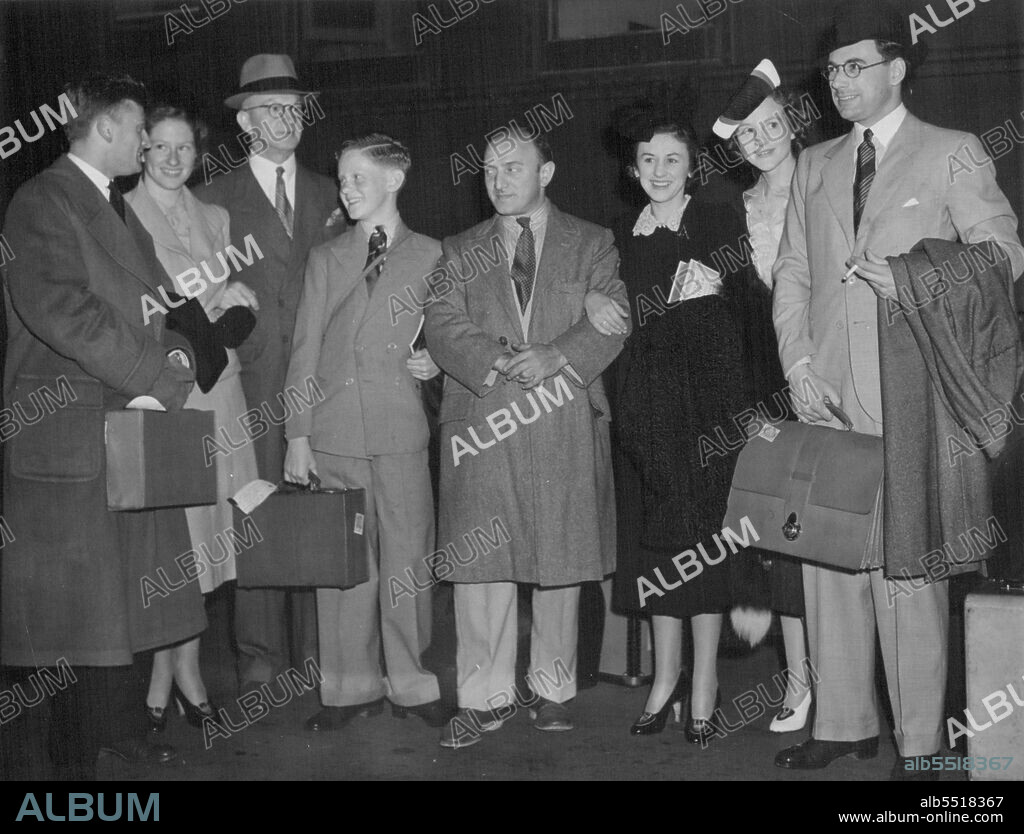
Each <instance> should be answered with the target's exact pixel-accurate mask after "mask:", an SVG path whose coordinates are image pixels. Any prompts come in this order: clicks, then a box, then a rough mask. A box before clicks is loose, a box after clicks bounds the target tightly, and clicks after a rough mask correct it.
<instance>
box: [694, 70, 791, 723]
mask: <svg viewBox="0 0 1024 834" xmlns="http://www.w3.org/2000/svg"><path fill="white" fill-rule="evenodd" d="M796 103H797V97H796V95H795V94H794V93H793V92H792V91H791V90H788V89H786V88H785V87H782V86H780V78H779V73H778V71H777V70H776V68H775V65H774V64H773V63H772V62H771V61H770V60H769V59H767V58H766V59H764V60H763V61H761V63H759V64H758V65H757V66H756V67H755V68H754V70H753V72H751V74H750V75H749V76H748V77H747V78H746V80H745V81H744V82H743V85H742V86H741V87H740V89H739V90H737V92H736V94H735V95H734V96H733V97H732V99H731V100H730V101H729V104H728V105H727V106H726V108H725V110H724V111H723V112H722V115H721V116H719V118H718V120H717V121H716V122H715V125H714V128H713V130H714V133H715V135H716V136H719V137H721V138H722V139H732V140H733V141H734V142H735V143H736V146H737V149H738V150H739V152H740V154H741V155H742V156H743V158H744V159H745V160H746V161H747V162H748V163H749V164H750V165H751V166H753V168H754V170H755V171H756V172H759V174H760V176H758V178H757V181H756V182H755V183H754V185H753V186H752V187H751V188H749V189H747V190H746V191H745V192H744V193H743V208H744V212H743V213H744V216H745V217H746V221H747V230H748V232H749V234H750V245H751V248H752V250H753V260H754V267H755V269H756V270H757V276H758V278H760V285H759V286H757V287H755V288H754V291H753V292H751V293H749V294H748V295H747V296H745V301H746V303H747V310H746V315H745V316H744V319H745V325H746V326H745V328H744V329H745V332H744V337H745V338H744V340H745V342H746V348H747V357H748V361H749V362H750V365H751V369H752V371H753V379H754V386H755V391H754V393H755V397H756V400H757V402H758V403H763V404H764V405H763V407H764V409H765V410H766V412H767V413H768V414H769V415H770V416H771V417H773V418H778V419H785V418H787V417H791V416H792V415H791V410H790V408H789V401H788V398H787V396H786V378H785V377H784V376H783V373H782V366H781V365H780V363H779V347H778V341H777V340H776V338H775V329H774V327H773V325H772V267H773V266H775V259H776V257H778V253H779V241H780V240H781V238H782V229H783V226H784V224H785V220H786V207H787V205H788V204H789V187H790V182H791V180H792V179H793V172H794V171H796V157H797V154H798V153H799V152H800V150H801V149H802V148H803V147H804V146H805V144H806V142H805V139H806V135H805V134H806V132H807V125H805V124H801V123H800V122H798V121H797V120H796V119H794V118H791V116H790V114H791V113H792V112H793V108H794V105H795V104H796ZM762 564H763V565H764V566H765V567H766V568H767V569H768V571H769V582H770V586H771V607H772V610H773V611H775V612H776V613H777V614H778V615H779V622H780V625H781V626H782V639H783V643H784V645H785V651H786V668H787V671H788V683H787V686H786V694H785V699H784V701H783V703H782V709H781V710H780V711H779V713H778V714H777V715H776V716H775V718H774V719H773V720H772V723H771V725H770V727H769V729H770V730H771V731H772V732H773V733H787V732H793V731H795V730H800V729H802V728H803V726H804V725H805V724H806V722H807V714H808V711H809V710H810V706H811V687H810V673H809V670H808V667H807V662H808V661H807V644H806V640H805V639H804V622H803V616H804V592H803V578H802V575H801V568H800V564H799V562H797V561H796V560H793V559H790V558H788V557H785V556H780V555H778V554H772V555H771V556H770V557H768V556H765V557H763V558H762ZM732 619H733V624H734V626H735V627H736V630H737V632H738V633H740V634H741V635H742V636H748V635H751V632H752V631H753V632H755V634H754V635H752V636H750V637H748V639H750V640H751V642H756V640H757V639H759V638H760V636H762V635H763V633H764V629H765V628H766V627H767V625H768V623H767V622H764V618H762V617H759V616H758V615H757V614H756V613H755V614H751V609H750V608H747V607H742V608H736V609H734V610H733V616H732ZM759 622H760V623H761V625H760V633H759V634H758V633H756V632H757V630H758V624H759Z"/></svg>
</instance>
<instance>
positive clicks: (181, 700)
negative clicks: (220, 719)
mask: <svg viewBox="0 0 1024 834" xmlns="http://www.w3.org/2000/svg"><path fill="white" fill-rule="evenodd" d="M171 697H172V698H173V699H174V700H175V701H176V702H177V704H178V711H179V712H180V713H181V714H182V715H184V716H185V720H186V721H188V723H189V724H191V725H192V726H193V727H197V728H201V727H202V726H203V721H205V720H206V719H207V718H210V719H212V720H214V721H216V720H217V716H218V715H219V714H220V710H218V709H217V707H215V706H214V705H213V702H212V701H203V702H202V703H201V704H199V706H196V705H195V704H193V703H192V702H191V701H190V700H189V699H188V698H186V697H185V694H184V693H183V692H182V691H181V690H180V689H178V684H177V682H175V683H172V684H171Z"/></svg>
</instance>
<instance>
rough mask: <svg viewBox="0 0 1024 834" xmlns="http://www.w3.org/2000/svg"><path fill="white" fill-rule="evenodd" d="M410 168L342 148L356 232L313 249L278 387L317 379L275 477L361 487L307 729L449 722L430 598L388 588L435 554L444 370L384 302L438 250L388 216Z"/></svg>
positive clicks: (330, 593)
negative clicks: (347, 580)
mask: <svg viewBox="0 0 1024 834" xmlns="http://www.w3.org/2000/svg"><path fill="white" fill-rule="evenodd" d="M410 165H411V159H410V156H409V151H408V150H407V149H406V148H405V147H404V146H403V145H402V144H401V143H399V142H397V141H395V140H394V139H392V138H391V137H390V136H385V135H383V134H378V133H375V134H370V135H369V136H365V137H362V138H360V139H355V140H350V141H348V142H346V143H344V145H342V149H341V153H340V154H339V156H338V180H339V183H340V194H341V201H342V204H343V205H344V207H345V211H346V212H347V213H348V216H349V218H350V219H351V220H354V221H355V225H354V226H352V227H350V228H349V230H348V231H346V232H345V233H343V234H342V235H340V236H339V237H337V238H336V239H335V240H333V241H331V242H329V243H325V244H324V245H322V246H318V247H316V248H314V249H313V250H312V251H311V252H310V255H309V262H308V264H307V266H306V277H305V284H304V286H303V290H302V299H301V301H300V302H299V310H298V315H297V317H296V324H295V337H294V342H293V345H294V346H293V348H292V356H291V361H290V363H289V366H288V376H287V379H288V382H287V384H288V385H291V384H292V383H293V382H295V381H296V380H297V381H300V382H301V381H303V380H305V379H306V378H307V377H310V376H314V375H315V378H316V380H317V382H318V383H319V384H320V385H321V387H322V388H323V390H324V393H325V395H326V398H325V399H324V401H323V402H321V403H319V404H318V405H317V406H316V407H315V408H314V409H312V410H306V411H304V412H303V413H300V414H295V415H293V416H292V417H291V418H290V419H289V420H288V422H287V424H286V426H285V433H286V436H287V438H288V451H287V453H286V456H285V465H284V476H285V480H288V481H292V482H295V483H303V484H304V483H306V482H307V481H308V479H309V473H311V472H312V473H314V474H316V475H317V476H318V477H319V478H320V479H321V482H322V483H323V485H324V486H325V487H347V488H350V489H358V488H363V489H365V490H366V521H365V535H366V537H367V544H368V550H369V556H370V579H369V581H368V582H366V583H364V584H362V585H359V586H357V587H355V588H350V589H347V590H343V591H339V590H336V589H320V590H318V591H317V621H318V630H319V635H320V669H321V672H322V673H323V676H324V681H323V684H322V686H321V692H320V694H321V700H322V702H323V705H324V708H323V709H322V710H321V711H320V712H319V713H318V714H317V715H315V716H313V717H312V718H311V719H309V720H308V721H307V722H306V728H307V729H309V730H312V731H314V732H321V731H326V730H336V729H339V728H341V727H343V726H344V725H345V724H347V723H348V722H349V721H350V720H351V719H352V718H353V717H354V716H355V715H357V714H358V713H360V712H365V713H375V712H379V711H380V708H381V706H382V703H383V698H384V696H387V697H388V698H389V699H390V700H391V701H392V704H393V706H392V711H393V712H394V713H395V714H396V715H397V716H399V717H404V716H405V714H406V712H412V713H414V714H415V715H418V716H419V717H421V718H422V719H423V720H424V721H426V722H427V723H428V724H430V725H431V726H441V725H442V724H443V723H444V721H445V720H446V718H447V715H446V714H445V713H444V710H443V708H442V707H441V702H440V692H439V690H438V685H437V679H436V678H435V677H434V675H432V674H431V673H429V672H427V671H425V670H424V669H423V666H422V663H421V661H420V655H421V653H422V651H423V650H424V649H425V648H426V647H427V646H428V645H429V643H430V611H431V598H430V593H429V591H428V592H419V593H413V594H412V595H411V597H412V598H411V599H405V596H408V594H406V593H401V592H400V593H399V594H398V596H397V597H394V598H393V597H392V593H391V588H392V585H393V584H394V583H393V582H392V581H391V579H392V578H398V579H399V581H401V579H402V578H403V577H404V578H405V581H406V583H407V581H408V578H409V577H408V574H407V571H411V573H412V575H413V576H415V577H416V579H417V583H416V584H417V585H418V586H419V587H424V586H426V587H429V585H430V580H429V576H428V571H427V568H426V565H425V564H424V558H425V557H426V556H427V554H429V553H430V552H431V551H432V550H433V547H434V502H433V494H432V490H431V486H430V472H429V468H428V459H427V441H428V439H429V431H428V428H427V421H426V416H425V414H424V411H423V406H422V402H421V398H420V386H421V381H425V380H428V379H431V378H433V377H434V376H436V375H437V374H438V373H440V371H439V369H438V367H437V365H435V364H434V362H433V360H431V358H430V354H429V353H427V351H426V350H416V351H415V352H413V351H412V349H411V345H412V343H413V342H414V341H415V339H416V336H417V334H418V332H419V328H420V324H421V321H422V315H423V314H422V312H419V311H417V313H416V314H414V315H410V314H406V315H392V305H391V304H390V303H389V298H390V297H391V296H392V295H395V296H404V295H406V288H408V287H418V286H420V285H422V283H423V280H424V276H426V275H428V274H429V273H430V272H431V270H432V269H433V268H434V266H435V264H436V263H437V259H438V257H439V255H440V254H441V247H440V245H439V244H438V242H437V241H435V240H432V239H430V238H428V237H424V236H423V235H419V234H415V233H413V232H410V231H409V229H408V228H407V227H406V226H405V224H404V223H403V222H402V219H401V217H400V216H399V214H398V205H397V203H398V194H399V192H400V191H401V189H402V186H403V185H404V184H405V177H406V174H407V172H408V170H409V167H410ZM407 307H408V305H406V308H407ZM403 312H404V310H403ZM382 641H383V649H384V652H383V653H384V662H385V665H386V667H387V668H386V671H385V670H382V669H381V665H380V656H381V642H382Z"/></svg>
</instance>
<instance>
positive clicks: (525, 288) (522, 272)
mask: <svg viewBox="0 0 1024 834" xmlns="http://www.w3.org/2000/svg"><path fill="white" fill-rule="evenodd" d="M516 223H518V224H519V225H520V226H522V227H523V231H522V232H520V234H519V241H518V242H517V243H516V256H515V258H513V260H512V280H513V281H514V282H515V285H516V295H517V296H518V298H519V309H520V310H521V311H522V312H524V313H525V312H526V305H528V304H529V303H530V295H531V294H532V293H533V277H534V273H535V272H536V271H537V252H536V250H535V249H534V245H533V231H532V230H531V229H530V218H529V217H517V218H516Z"/></svg>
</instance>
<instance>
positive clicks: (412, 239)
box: [285, 223, 441, 458]
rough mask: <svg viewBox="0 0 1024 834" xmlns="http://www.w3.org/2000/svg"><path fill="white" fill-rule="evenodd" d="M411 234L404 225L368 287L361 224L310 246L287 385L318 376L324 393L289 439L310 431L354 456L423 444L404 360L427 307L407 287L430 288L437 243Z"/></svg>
mask: <svg viewBox="0 0 1024 834" xmlns="http://www.w3.org/2000/svg"><path fill="white" fill-rule="evenodd" d="M408 232H409V230H408V228H407V227H406V226H405V224H404V223H399V225H398V228H397V230H396V234H395V241H394V242H393V243H391V244H389V247H388V254H387V259H386V260H385V261H384V267H383V269H382V271H381V274H380V277H379V278H378V279H377V282H376V285H375V287H374V289H373V294H372V295H370V294H369V293H368V292H367V287H366V280H365V278H363V268H364V266H365V264H366V255H367V252H368V245H369V240H368V237H367V235H366V233H365V232H364V231H363V230H362V229H361V228H360V227H359V226H358V225H356V226H353V227H352V228H350V229H349V230H348V231H347V232H345V233H344V234H342V235H340V236H339V237H337V238H335V239H334V240H332V241H331V242H329V243H325V244H323V245H322V246H317V247H315V248H314V249H312V250H311V251H310V253H309V261H308V263H307V265H306V278H305V283H304V285H303V288H302V297H301V299H300V301H299V309H298V313H297V315H296V318H295V335H294V338H293V341H292V345H293V346H292V355H291V360H290V362H289V363H288V375H287V378H286V379H287V381H286V383H285V384H286V387H289V386H293V385H294V386H295V387H296V388H298V390H300V391H305V390H307V386H306V382H305V380H306V378H307V377H309V376H314V377H315V379H316V381H317V385H319V386H320V389H321V390H322V391H323V393H324V395H325V397H326V399H325V401H324V402H322V403H319V404H317V405H316V406H315V407H314V408H313V409H312V410H310V409H304V410H302V411H301V412H297V413H295V414H293V415H292V416H291V417H290V418H289V419H288V422H287V423H286V425H285V433H286V436H287V438H288V439H289V440H291V439H293V438H296V437H309V439H310V446H311V447H312V448H313V449H314V450H316V451H319V452H328V453H330V454H332V455H344V456H346V457H358V458H365V457H369V456H370V455H387V454H403V453H410V452H420V451H422V450H424V449H426V448H427V441H428V440H429V437H430V434H429V429H428V428H427V420H426V415H425V414H424V411H423V403H422V400H421V398H420V382H419V381H418V380H417V379H416V378H415V377H413V376H412V374H410V373H409V369H408V368H406V366H405V362H406V360H407V359H408V358H409V356H410V355H411V354H410V350H409V343H410V342H412V341H413V339H414V338H415V336H416V333H417V330H418V329H419V327H420V322H421V321H422V319H423V313H422V311H421V310H418V309H417V310H415V312H413V311H411V310H410V309H409V301H408V299H409V297H410V290H411V291H412V297H413V298H416V299H419V298H421V297H422V296H423V295H424V289H423V288H424V287H425V286H426V283H425V282H426V278H427V276H429V275H430V273H431V271H432V270H433V269H434V267H435V265H436V264H437V259H438V257H439V256H440V254H441V245H440V244H439V243H438V242H437V241H436V240H433V239H432V238H429V237H426V236H424V235H420V234H416V233H412V234H409V236H408V237H407V238H406V239H405V240H404V242H400V241H401V240H402V238H403V237H405V236H406V234H407V233H408ZM392 296H395V297H397V298H398V299H400V300H401V302H402V305H404V307H402V306H398V305H396V303H395V302H392V301H391V300H390V299H391V297H392Z"/></svg>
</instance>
